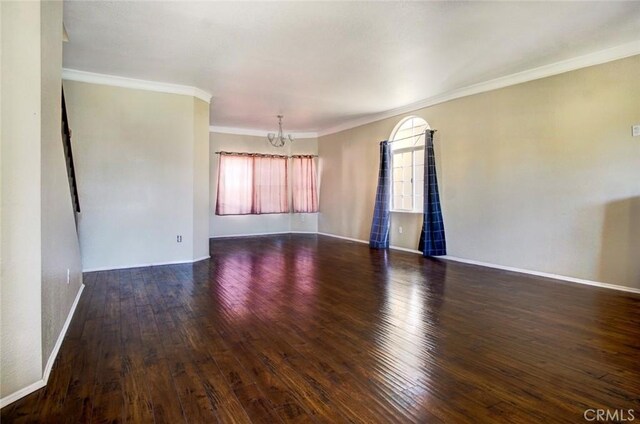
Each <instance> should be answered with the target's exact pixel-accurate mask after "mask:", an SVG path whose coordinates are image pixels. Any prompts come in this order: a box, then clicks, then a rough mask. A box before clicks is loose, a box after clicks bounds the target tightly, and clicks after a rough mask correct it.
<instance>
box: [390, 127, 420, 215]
mask: <svg viewBox="0 0 640 424" xmlns="http://www.w3.org/2000/svg"><path fill="white" fill-rule="evenodd" d="M411 119H420V120H421V121H422V122H424V125H425V131H426V130H428V129H429V128H430V126H429V124H428V123H427V121H425V120H424V119H423V118H420V117H419V116H408V117H406V118H403V119H402V120H400V122H398V124H397V125H396V126H395V128H394V129H393V132H392V133H391V137H389V141H390V142H391V143H393V141H394V138H395V136H396V134H397V133H398V131H400V130H401V129H402V126H403V125H404V124H405V123H406V122H407V121H409V120H411ZM413 128H415V126H414V127H413ZM420 136H424V133H422V134H416V135H415V137H416V139H418V137H420ZM416 141H417V140H416ZM425 142H426V140H425ZM426 148H427V146H426V144H420V145H417V146H416V145H414V146H408V147H401V148H398V149H394V148H393V144H392V145H391V158H390V161H391V196H390V199H389V202H390V205H389V211H390V212H393V213H408V214H422V213H424V211H423V208H424V199H422V201H421V202H420V203H421V204H417V203H418V202H416V198H417V197H420V198H422V197H423V196H424V194H422V195H420V196H417V194H419V193H418V192H417V191H418V190H421V189H422V190H423V187H422V188H421V187H417V186H416V174H417V172H423V173H424V164H422V165H418V167H420V166H421V167H422V169H420V170H418V169H417V166H416V152H418V151H422V154H423V155H424V151H425V149H426ZM409 152H410V153H411V209H403V208H396V205H395V198H396V194H395V186H396V182H397V181H396V179H395V169H396V167H395V166H394V162H395V155H396V154H398V153H400V154H404V153H409ZM401 168H402V169H403V173H404V166H402V167H401ZM403 178H404V177H403ZM422 181H424V175H423V178H422ZM402 182H403V183H404V182H405V181H404V179H403V180H402ZM399 196H402V199H403V201H404V197H405V195H404V193H403V194H400V195H399Z"/></svg>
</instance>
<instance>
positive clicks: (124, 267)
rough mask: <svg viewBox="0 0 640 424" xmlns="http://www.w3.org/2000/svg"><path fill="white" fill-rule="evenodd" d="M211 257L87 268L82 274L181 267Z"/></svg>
mask: <svg viewBox="0 0 640 424" xmlns="http://www.w3.org/2000/svg"><path fill="white" fill-rule="evenodd" d="M210 257H211V256H209V255H207V256H202V257H200V258H196V259H192V260H188V261H170V262H149V263H144V264H135V265H125V266H115V267H113V266H105V267H98V268H86V269H83V270H82V272H96V271H115V270H118V269H131V268H146V267H149V266H162V265H180V264H192V263H194V262H199V261H203V260H205V259H209V258H210Z"/></svg>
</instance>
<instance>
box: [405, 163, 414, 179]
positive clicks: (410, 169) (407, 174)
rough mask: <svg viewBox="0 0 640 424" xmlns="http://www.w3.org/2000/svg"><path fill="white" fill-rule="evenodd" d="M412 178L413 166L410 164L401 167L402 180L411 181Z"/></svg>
mask: <svg viewBox="0 0 640 424" xmlns="http://www.w3.org/2000/svg"><path fill="white" fill-rule="evenodd" d="M412 179H413V167H412V166H406V167H404V168H403V180H404V181H408V182H411V180H412Z"/></svg>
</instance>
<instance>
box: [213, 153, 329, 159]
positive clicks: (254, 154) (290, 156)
mask: <svg viewBox="0 0 640 424" xmlns="http://www.w3.org/2000/svg"><path fill="white" fill-rule="evenodd" d="M214 153H215V154H216V155H238V156H255V157H263V158H317V157H318V155H289V156H288V155H272V154H269V153H248V152H225V151H219V152H214Z"/></svg>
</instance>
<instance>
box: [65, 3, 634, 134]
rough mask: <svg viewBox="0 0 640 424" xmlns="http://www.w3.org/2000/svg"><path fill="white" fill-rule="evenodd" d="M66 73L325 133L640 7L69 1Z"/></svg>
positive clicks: (527, 63)
mask: <svg viewBox="0 0 640 424" xmlns="http://www.w3.org/2000/svg"><path fill="white" fill-rule="evenodd" d="M64 21H65V26H66V28H67V31H68V33H69V38H70V41H69V42H68V43H66V44H65V50H64V66H65V67H66V68H71V69H77V70H82V71H89V72H98V73H103V74H110V75H118V76H123V77H129V78H137V79H143V80H151V81H158V82H168V83H174V84H182V85H189V86H195V87H198V88H201V89H203V90H206V91H209V92H210V93H212V94H213V99H212V104H211V124H212V125H217V126H225V127H239V128H248V129H273V128H274V127H275V126H276V118H275V115H277V114H279V113H282V114H284V115H285V119H284V127H285V131H321V130H324V129H327V128H331V127H335V126H338V125H340V124H343V123H344V122H346V121H350V120H354V119H360V118H363V117H366V116H367V115H371V114H377V113H380V112H383V111H387V110H390V109H394V108H398V107H402V106H405V105H407V104H410V103H414V102H417V101H419V100H422V99H426V98H430V97H434V96H437V95H441V94H443V93H446V92H450V91H451V90H456V89H459V88H462V87H466V86H469V85H472V84H475V83H479V82H483V81H487V80H491V79H494V78H497V77H501V76H505V75H509V74H513V73H516V72H520V71H524V70H528V69H531V68H535V67H538V66H542V65H547V64H550V63H554V62H558V61H562V60H566V59H570V58H573V57H576V56H581V55H585V54H589V53H593V52H596V51H600V50H603V49H607V48H610V47H613V46H618V45H621V44H625V43H628V42H631V41H636V40H638V39H640V2H634V1H631V2H451V1H449V2H331V3H323V2H263V3H256V2H101V1H98V2H75V1H73V2H72V1H66V2H65V12H64Z"/></svg>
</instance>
